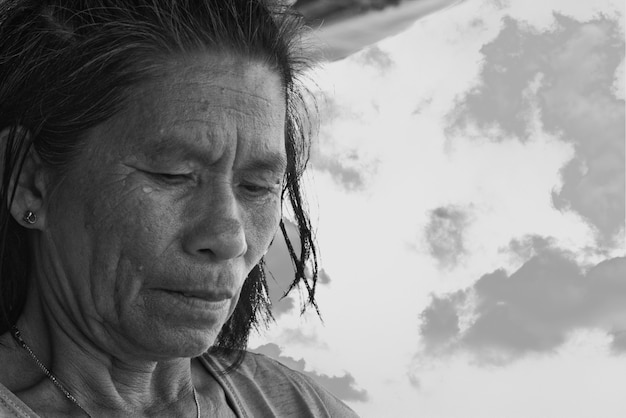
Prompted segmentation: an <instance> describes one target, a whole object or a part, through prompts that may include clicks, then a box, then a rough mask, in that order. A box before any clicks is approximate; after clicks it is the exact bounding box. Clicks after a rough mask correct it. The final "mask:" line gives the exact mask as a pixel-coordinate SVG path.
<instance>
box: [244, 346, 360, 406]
mask: <svg viewBox="0 0 626 418" xmlns="http://www.w3.org/2000/svg"><path fill="white" fill-rule="evenodd" d="M251 351H252V352H255V353H260V354H264V355H266V356H268V357H271V358H273V359H274V360H277V361H279V362H281V363H282V364H284V365H285V366H287V367H289V368H291V369H293V370H296V371H299V372H301V373H304V374H306V375H307V376H310V377H311V378H313V379H314V380H315V381H316V382H318V383H319V384H320V385H322V386H324V387H325V388H326V389H327V390H328V391H330V392H331V393H332V394H333V395H335V396H336V397H338V398H339V399H341V400H344V401H359V402H365V401H367V400H368V398H369V396H368V394H367V391H365V390H359V389H356V386H357V385H356V381H355V380H354V376H352V375H351V374H350V373H345V374H344V375H343V376H339V377H331V376H328V375H325V374H319V373H316V372H311V371H306V370H305V367H306V362H305V361H304V360H302V359H301V360H296V359H294V358H292V357H289V356H284V355H282V350H281V349H280V347H279V346H277V345H276V344H272V343H270V344H265V345H262V346H260V347H257V348H255V349H253V350H251Z"/></svg>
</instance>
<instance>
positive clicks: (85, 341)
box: [13, 284, 195, 416]
mask: <svg viewBox="0 0 626 418" xmlns="http://www.w3.org/2000/svg"><path fill="white" fill-rule="evenodd" d="M31 287H32V289H31V291H30V292H29V299H28V301H27V304H26V306H25V310H24V312H23V314H22V316H21V317H20V319H19V321H18V323H17V327H18V328H19V329H20V331H21V334H22V338H23V339H24V341H25V342H26V343H27V344H28V345H29V347H30V348H31V349H32V351H33V352H34V354H35V355H36V356H37V358H38V359H39V360H40V361H41V363H43V364H44V365H45V366H46V368H48V370H49V371H50V372H51V373H52V375H53V376H54V377H55V378H57V379H58V380H59V381H60V382H61V384H62V385H63V386H64V387H65V389H66V390H67V391H68V392H70V393H71V395H72V396H74V397H75V398H76V399H77V401H78V402H79V404H80V405H81V406H83V407H84V408H85V410H86V411H87V412H88V413H89V414H90V415H92V416H99V415H106V416H108V415H115V416H124V415H128V416H141V415H144V414H145V415H148V416H154V415H159V414H167V415H170V414H171V415H172V416H174V415H186V416H194V415H193V413H192V412H191V410H190V407H191V406H194V404H195V403H194V400H193V383H192V376H191V362H190V359H187V358H177V359H170V360H161V361H157V360H145V359H141V358H134V357H132V356H128V355H116V354H117V353H110V352H109V351H107V350H106V348H105V347H106V346H104V347H102V346H100V345H99V344H98V343H97V342H93V341H91V340H90V339H89V338H87V337H86V336H85V335H84V334H83V333H81V332H79V331H78V330H77V329H76V328H75V327H73V326H72V322H71V321H63V315H59V312H58V311H57V312H55V314H53V313H52V312H51V311H50V307H48V306H47V305H46V304H45V303H43V302H42V300H41V299H40V298H39V295H40V294H41V292H40V291H39V289H37V286H36V284H33V286H31ZM13 344H14V345H15V347H16V350H22V351H24V350H23V349H22V348H21V347H18V345H17V343H13ZM20 358H21V359H22V360H21V365H20V366H21V368H22V369H23V370H28V372H27V374H29V375H30V376H32V377H31V382H30V384H22V385H20V386H21V387H20V388H21V389H24V390H23V391H22V392H21V393H18V396H20V397H22V399H23V400H24V401H26V403H27V404H29V406H31V407H32V408H33V409H35V410H37V409H39V408H41V409H43V410H47V411H50V410H51V409H55V410H58V411H64V412H70V411H71V413H74V414H79V413H82V411H80V410H79V409H78V407H77V406H76V405H74V404H73V403H72V402H70V401H69V400H68V399H67V398H66V397H65V395H64V394H63V392H62V391H61V390H60V389H59V388H58V387H57V386H55V385H54V383H52V381H51V380H50V379H48V378H47V377H45V376H44V375H43V373H41V372H40V371H39V368H38V367H37V365H36V363H35V361H34V360H33V359H27V358H25V357H24V355H23V354H21V355H20ZM34 376H37V378H36V379H35V380H33V379H34ZM51 401H52V402H53V403H52V404H51ZM55 405H56V407H55ZM194 408H195V407H194ZM168 411H169V412H168Z"/></svg>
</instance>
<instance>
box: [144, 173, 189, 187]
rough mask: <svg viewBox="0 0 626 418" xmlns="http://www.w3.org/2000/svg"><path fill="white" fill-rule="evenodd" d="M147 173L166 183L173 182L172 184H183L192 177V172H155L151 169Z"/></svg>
mask: <svg viewBox="0 0 626 418" xmlns="http://www.w3.org/2000/svg"><path fill="white" fill-rule="evenodd" d="M145 173H147V174H148V175H150V177H152V178H154V179H155V180H157V181H159V182H162V183H165V184H171V185H176V184H183V183H186V182H188V181H189V180H191V179H192V177H191V174H187V173H180V174H178V173H174V174H173V173H155V172H150V171H146V172H145Z"/></svg>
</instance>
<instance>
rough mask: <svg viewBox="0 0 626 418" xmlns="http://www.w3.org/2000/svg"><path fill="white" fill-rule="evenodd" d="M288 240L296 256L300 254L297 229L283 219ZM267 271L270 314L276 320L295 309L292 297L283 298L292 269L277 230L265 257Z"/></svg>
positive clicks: (284, 243)
mask: <svg viewBox="0 0 626 418" xmlns="http://www.w3.org/2000/svg"><path fill="white" fill-rule="evenodd" d="M283 222H284V224H285V229H286V230H287V235H288V236H289V240H290V241H291V243H292V245H293V246H294V250H295V251H296V254H299V252H300V238H299V234H298V227H297V226H296V224H294V223H293V222H291V221H289V220H288V219H283ZM265 263H266V267H267V268H266V271H267V273H268V274H267V286H268V288H269V295H270V300H271V301H272V313H273V314H274V317H276V318H278V317H279V316H281V315H282V314H284V313H287V312H290V311H292V310H293V309H294V308H295V303H294V300H293V297H292V296H287V297H285V298H283V295H284V294H285V292H286V291H287V289H289V285H290V284H291V282H292V281H293V279H294V267H293V264H292V262H291V258H290V257H289V250H288V249H287V244H286V242H285V239H284V238H283V235H282V233H281V231H280V230H279V231H278V233H277V234H276V238H274V242H273V243H272V246H271V247H270V250H269V251H268V253H267V255H266V256H265Z"/></svg>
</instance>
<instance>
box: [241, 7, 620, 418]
mask: <svg viewBox="0 0 626 418" xmlns="http://www.w3.org/2000/svg"><path fill="white" fill-rule="evenodd" d="M290 3H295V5H296V7H299V8H300V9H301V10H302V11H303V13H304V14H305V15H306V16H307V18H308V19H309V21H310V22H311V25H312V26H313V27H314V28H315V31H314V33H313V35H314V37H316V38H317V40H318V41H319V42H320V44H321V45H322V52H323V54H324V56H325V57H326V60H327V61H326V63H325V64H324V65H323V66H322V68H321V69H320V70H318V71H316V72H315V73H314V74H312V76H311V78H312V79H314V80H315V81H316V84H314V85H313V84H312V89H313V90H314V91H315V92H316V96H317V101H318V105H319V108H320V120H321V122H320V133H319V138H318V139H317V142H316V143H315V148H314V150H313V155H312V159H311V164H310V168H311V169H310V173H309V175H308V177H307V190H308V196H309V201H310V206H311V211H312V213H313V220H314V223H315V224H316V225H317V238H318V241H319V245H320V248H321V256H322V258H321V267H322V268H323V270H322V273H321V277H320V286H319V287H320V290H319V295H318V301H319V306H320V309H321V311H322V316H323V319H324V323H323V324H322V323H321V321H320V320H319V319H318V318H317V317H316V316H315V315H314V314H313V313H312V312H310V313H308V314H305V315H304V316H301V315H300V303H301V301H300V300H299V298H298V294H297V292H295V293H294V294H293V295H292V296H290V297H287V298H285V299H282V300H281V299H280V296H281V294H282V291H283V290H284V289H285V288H286V286H287V283H288V282H289V280H290V277H289V271H290V263H289V260H288V256H287V250H286V248H285V245H284V243H283V242H282V241H281V240H276V242H275V244H274V246H273V248H272V250H271V252H270V254H269V267H270V270H271V272H272V274H273V279H270V285H271V287H272V289H271V290H272V298H273V299H274V303H275V315H276V318H277V323H276V324H274V325H272V326H271V327H270V329H269V330H267V331H265V332H263V333H261V334H260V335H258V336H256V337H254V338H253V339H252V344H251V347H252V348H253V349H254V350H255V351H258V352H262V353H265V354H267V355H269V356H272V357H274V358H276V359H278V360H280V361H282V362H284V363H285V364H287V365H288V366H290V367H293V368H295V369H298V370H301V371H304V372H305V373H307V374H309V375H311V376H312V377H314V378H315V379H317V380H318V381H319V382H320V383H322V384H323V385H325V386H326V387H327V388H328V389H330V390H331V391H333V392H334V393H335V394H336V396H338V397H339V398H341V399H343V400H344V401H346V402H347V403H348V404H349V405H350V406H351V407H352V408H354V409H355V410H356V411H357V412H358V413H359V414H360V415H362V416H363V417H383V416H394V417H395V416H398V417H403V416H406V417H447V418H448V417H623V416H626V397H624V396H623V388H624V387H626V258H625V248H626V245H625V239H624V223H625V218H626V215H625V205H626V198H625V168H624V160H625V155H624V142H625V133H624V132H625V128H624V126H625V114H624V7H625V6H624V2H623V1H611V0H593V1H592V0H581V1H571V0H524V1H522V0H510V1H507V0H466V1H444V0H405V1H383V0H369V1H368V0H350V1H348V0H346V1H323V0H319V1H317V0H309V1H303V0H300V1H297V2H293V1H291V2H290ZM287 226H288V230H289V232H290V233H291V234H294V236H295V234H296V228H295V227H294V226H293V224H290V223H289V222H287Z"/></svg>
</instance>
